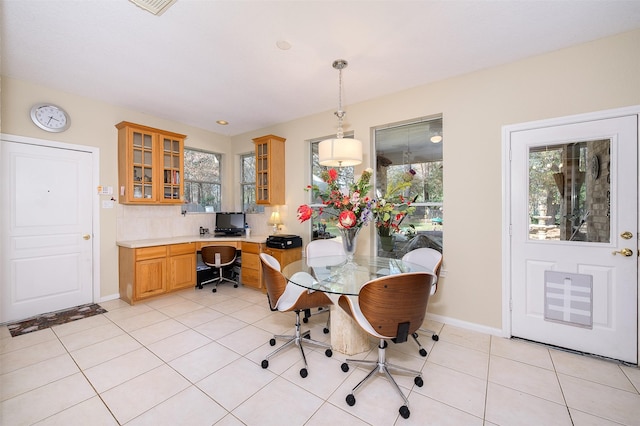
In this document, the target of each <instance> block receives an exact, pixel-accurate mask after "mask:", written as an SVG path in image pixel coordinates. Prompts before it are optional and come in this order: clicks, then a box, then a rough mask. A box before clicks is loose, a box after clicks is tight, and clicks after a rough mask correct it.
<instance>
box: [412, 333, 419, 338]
mask: <svg viewBox="0 0 640 426" xmlns="http://www.w3.org/2000/svg"><path fill="white" fill-rule="evenodd" d="M411 337H413V338H415V339H417V338H418V337H420V336H418V333H413V334H412V335H411Z"/></svg>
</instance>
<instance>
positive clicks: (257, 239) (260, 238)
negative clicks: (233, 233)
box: [116, 234, 267, 248]
mask: <svg viewBox="0 0 640 426" xmlns="http://www.w3.org/2000/svg"><path fill="white" fill-rule="evenodd" d="M216 241H246V242H250V243H264V242H265V241H267V236H266V235H252V236H251V237H250V238H245V237H216V236H213V235H211V234H209V235H205V236H202V237H201V236H200V235H185V236H182V237H167V238H153V239H148V240H128V241H116V244H117V245H118V246H119V247H126V248H142V247H153V246H166V245H169V244H182V243H198V242H216Z"/></svg>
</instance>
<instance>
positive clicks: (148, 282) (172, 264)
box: [119, 243, 196, 304]
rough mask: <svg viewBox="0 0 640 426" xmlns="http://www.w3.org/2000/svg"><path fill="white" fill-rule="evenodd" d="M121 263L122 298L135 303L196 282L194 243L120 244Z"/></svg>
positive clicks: (193, 284)
mask: <svg viewBox="0 0 640 426" xmlns="http://www.w3.org/2000/svg"><path fill="white" fill-rule="evenodd" d="M119 262H120V271H119V274H120V298H121V299H123V300H124V301H126V302H128V303H131V304H133V303H134V302H137V301H139V300H143V299H146V298H148V297H152V296H157V295H159V294H164V293H167V292H170V291H174V290H178V289H182V288H186V287H189V286H195V284H196V248H195V244H194V243H185V244H172V245H168V246H154V247H143V248H135V249H131V248H127V247H120V251H119Z"/></svg>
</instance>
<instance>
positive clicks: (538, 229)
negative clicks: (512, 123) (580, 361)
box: [510, 115, 638, 363]
mask: <svg viewBox="0 0 640 426" xmlns="http://www.w3.org/2000/svg"><path fill="white" fill-rule="evenodd" d="M510 149H511V183H510V188H511V190H510V197H511V214H510V217H511V253H510V258H511V296H512V312H511V331H512V335H513V336H516V337H522V338H525V339H530V340H533V341H537V342H542V343H547V344H552V345H556V346H560V347H564V348H569V349H574V350H578V351H582V352H587V353H592V354H597V355H602V356H606V357H610V358H615V359H620V360H624V361H628V362H632V363H637V361H638V340H637V339H638V119H637V116H636V115H628V116H623V117H617V118H607V119H601V120H594V121H588V122H580V123H574V124H566V125H555V126H550V127H542V128H537V129H532V130H522V131H516V132H513V133H511V137H510Z"/></svg>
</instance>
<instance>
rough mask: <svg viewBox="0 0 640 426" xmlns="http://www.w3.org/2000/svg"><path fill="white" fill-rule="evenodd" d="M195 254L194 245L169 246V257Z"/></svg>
mask: <svg viewBox="0 0 640 426" xmlns="http://www.w3.org/2000/svg"><path fill="white" fill-rule="evenodd" d="M195 252H196V244H195V243H184V244H171V245H170V246H169V256H176V255H179V254H192V253H195Z"/></svg>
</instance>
